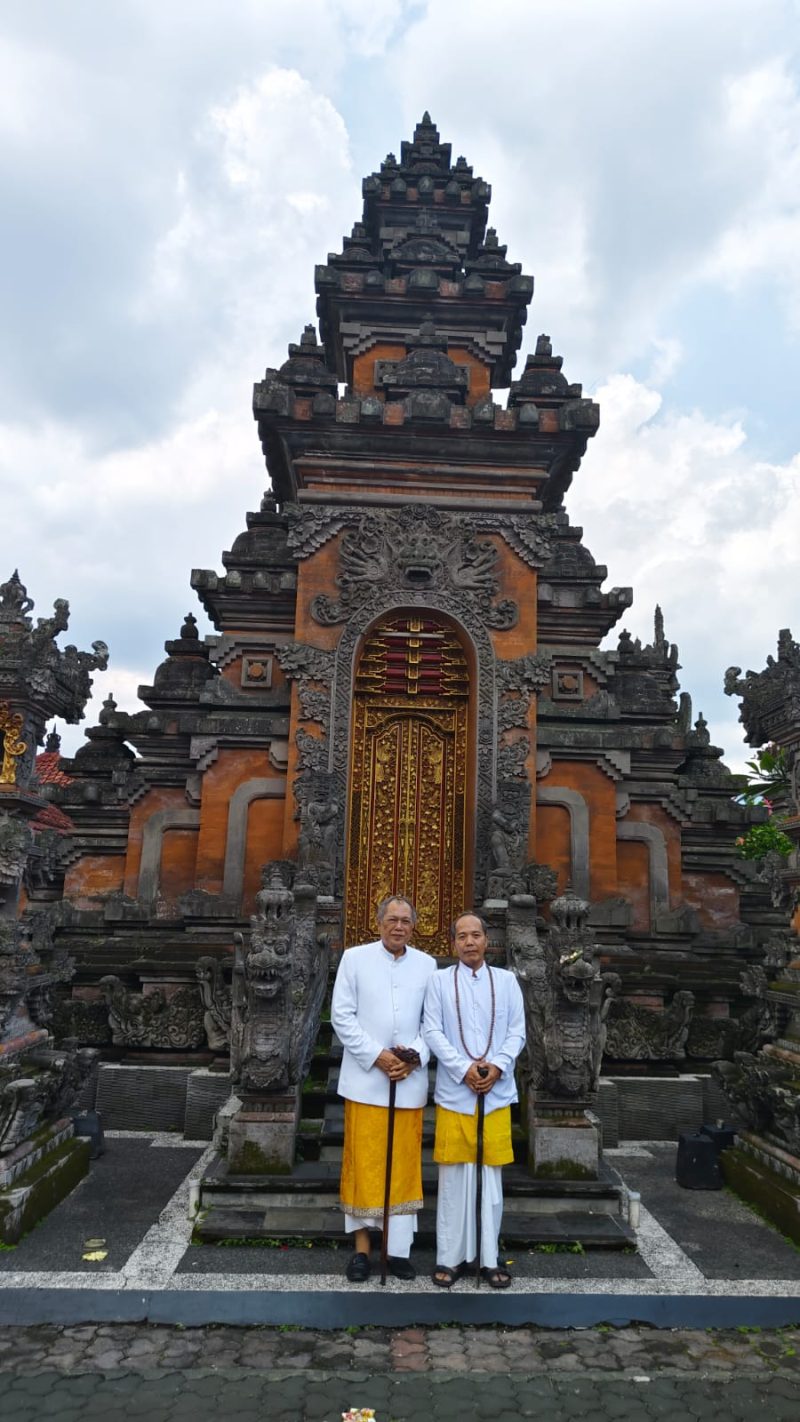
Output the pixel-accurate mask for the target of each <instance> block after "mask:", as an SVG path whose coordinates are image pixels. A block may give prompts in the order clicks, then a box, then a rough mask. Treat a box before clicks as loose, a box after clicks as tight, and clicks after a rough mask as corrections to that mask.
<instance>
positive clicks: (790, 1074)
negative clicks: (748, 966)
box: [714, 628, 800, 1244]
mask: <svg viewBox="0 0 800 1422" xmlns="http://www.w3.org/2000/svg"><path fill="white" fill-rule="evenodd" d="M725 690H726V691H727V692H728V694H729V695H731V696H740V697H741V713H740V718H739V719H740V720H741V721H742V723H743V725H744V728H745V734H746V736H747V740H748V742H749V743H750V745H752V746H763V745H765V744H769V745H772V746H774V747H777V748H778V750H779V751H780V752H781V753H782V756H783V763H784V768H785V785H784V788H783V792H782V794H781V796H780V800H779V801H778V802H776V804H775V808H774V813H775V814H776V815H779V816H780V826H781V829H782V831H783V832H784V833H785V834H786V836H787V838H788V839H789V841H790V842H791V846H792V847H791V851H790V852H789V854H788V855H787V856H786V857H785V858H784V857H783V856H782V855H780V854H778V853H776V852H773V853H772V855H768V856H766V858H767V860H770V859H771V860H772V862H771V863H765V864H764V866H763V869H762V873H764V874H765V877H766V878H767V879H768V881H769V883H770V886H771V892H772V897H773V903H774V904H775V906H776V908H778V909H781V910H783V911H785V913H786V914H787V915H788V916H790V917H791V924H792V930H793V931H792V932H791V933H787V934H786V935H785V938H784V941H783V943H780V941H779V942H778V943H777V944H776V949H777V951H773V953H772V954H771V955H770V956H769V959H768V969H769V980H768V981H767V980H765V982H764V986H763V997H764V1000H765V1003H766V1004H768V1006H769V1008H770V1010H771V1013H772V1020H771V1022H770V1024H769V1025H770V1030H769V1034H768V1035H769V1040H768V1041H765V1042H764V1044H763V1045H762V1046H761V1050H760V1051H756V1050H755V1047H756V1046H757V1045H758V1044H757V1043H754V1044H752V1045H751V1046H750V1049H749V1050H740V1051H736V1052H734V1055H733V1061H720V1062H717V1063H715V1066H714V1072H715V1075H716V1076H717V1077H718V1079H719V1081H720V1083H721V1085H722V1087H723V1089H724V1091H725V1093H726V1095H727V1097H728V1099H729V1101H730V1102H731V1105H732V1107H733V1110H734V1113H735V1117H736V1118H737V1120H738V1122H739V1128H738V1138H737V1141H736V1144H735V1147H734V1148H733V1149H731V1150H728V1151H725V1152H724V1153H723V1156H722V1165H723V1171H724V1174H725V1178H726V1180H727V1181H728V1183H729V1184H730V1185H732V1187H733V1189H734V1190H736V1191H737V1192H738V1193H739V1194H741V1195H743V1196H744V1197H745V1199H748V1200H750V1201H751V1203H753V1204H755V1205H756V1206H757V1207H758V1208H759V1209H760V1210H762V1211H763V1212H764V1213H765V1214H766V1215H767V1216H768V1218H769V1219H771V1220H772V1222H773V1224H776V1225H777V1226H778V1228H779V1229H780V1230H781V1231H782V1232H783V1233H784V1234H787V1235H789V1236H790V1237H791V1238H792V1239H793V1240H794V1241H795V1243H796V1244H800V941H798V937H797V935H798V932H800V644H798V643H797V642H796V641H795V640H794V638H793V637H792V634H791V632H790V631H789V629H788V628H785V629H784V630H783V631H782V632H781V633H780V635H779V637H778V655H777V657H772V656H769V657H767V665H766V667H765V668H764V670H763V671H761V672H752V671H748V672H747V673H746V675H745V676H744V677H742V676H741V675H740V668H739V667H731V668H730V669H729V671H728V673H727V675H726V678H725ZM762 971H763V970H762ZM765 979H766V975H765Z"/></svg>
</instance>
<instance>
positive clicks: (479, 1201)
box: [475, 1066, 489, 1289]
mask: <svg viewBox="0 0 800 1422" xmlns="http://www.w3.org/2000/svg"><path fill="white" fill-rule="evenodd" d="M488 1075H489V1068H488V1067H485V1066H479V1067H478V1076H479V1077H481V1078H482V1079H483V1080H485V1079H486V1077H487V1076H488ZM485 1106H486V1097H485V1096H484V1094H483V1092H481V1093H480V1095H479V1096H478V1144H477V1149H476V1152H475V1157H476V1159H475V1169H476V1172H477V1174H476V1178H475V1234H476V1236H477V1245H478V1250H477V1259H476V1269H475V1288H476V1289H479V1288H480V1286H481V1235H482V1233H483V1230H482V1225H483V1115H484V1108H485Z"/></svg>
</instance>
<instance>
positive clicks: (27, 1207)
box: [0, 1120, 91, 1244]
mask: <svg viewBox="0 0 800 1422" xmlns="http://www.w3.org/2000/svg"><path fill="white" fill-rule="evenodd" d="M90 1155H91V1143H90V1142H89V1141H88V1140H85V1139H77V1138H76V1137H75V1134H74V1126H73V1124H72V1121H69V1120H61V1121H55V1122H54V1123H53V1124H52V1125H50V1126H45V1127H44V1129H42V1130H40V1131H37V1132H36V1134H35V1136H33V1137H32V1138H31V1140H28V1141H23V1142H22V1144H21V1145H19V1146H17V1147H16V1148H15V1150H13V1151H12V1152H11V1153H10V1154H9V1155H7V1156H4V1157H0V1241H2V1243H3V1244H18V1243H19V1241H20V1239H22V1236H23V1235H25V1234H27V1233H28V1231H29V1230H32V1229H33V1227H34V1225H37V1224H38V1223H39V1221H40V1220H42V1219H44V1217H45V1215H48V1214H49V1213H50V1211H51V1210H52V1209H54V1208H55V1206H56V1205H57V1204H59V1203H60V1201H61V1200H63V1199H64V1197H65V1196H66V1195H68V1194H69V1193H70V1191H71V1190H73V1189H74V1188H75V1186H76V1185H77V1184H78V1181H79V1180H82V1179H83V1177H84V1175H85V1174H86V1172H87V1171H88V1169H89V1158H90Z"/></svg>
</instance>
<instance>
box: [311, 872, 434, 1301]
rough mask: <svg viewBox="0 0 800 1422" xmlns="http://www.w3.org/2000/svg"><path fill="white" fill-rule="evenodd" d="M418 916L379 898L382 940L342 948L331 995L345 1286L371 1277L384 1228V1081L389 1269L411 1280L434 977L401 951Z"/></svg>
mask: <svg viewBox="0 0 800 1422" xmlns="http://www.w3.org/2000/svg"><path fill="white" fill-rule="evenodd" d="M416 917H417V915H416V910H415V909H414V906H413V904H411V903H410V902H409V900H408V899H406V898H402V897H400V896H397V897H395V896H393V897H391V898H388V899H384V900H383V902H382V903H380V904H379V905H378V910H377V919H378V931H379V933H380V938H379V939H378V940H377V942H375V943H364V944H361V945H360V946H359V947H357V948H347V949H345V951H344V953H343V954H342V960H341V962H340V964H339V970H338V972H337V974H336V982H335V984H334V988H333V1001H332V1004H331V1022H332V1023H333V1028H334V1031H335V1032H336V1035H337V1036H338V1038H339V1040H340V1042H341V1044H342V1046H343V1048H344V1052H343V1055H342V1066H341V1070H340V1072H339V1095H340V1096H343V1097H344V1098H345V1125H344V1149H343V1152H342V1179H341V1186H340V1199H341V1205H342V1209H343V1210H344V1220H345V1223H344V1227H345V1230H346V1232H347V1233H348V1234H354V1236H355V1238H354V1253H353V1255H352V1257H351V1259H350V1260H349V1262H348V1265H347V1277H348V1279H349V1280H350V1281H351V1283H363V1282H364V1280H366V1279H368V1278H369V1272H370V1259H369V1253H370V1238H369V1231H370V1229H381V1228H382V1225H383V1200H384V1188H385V1179H386V1148H387V1143H388V1117H389V1111H388V1105H389V1083H390V1081H395V1082H397V1089H396V1102H395V1104H396V1115H395V1132H394V1150H393V1159H392V1180H391V1193H390V1208H389V1228H388V1235H387V1241H386V1244H387V1253H388V1267H389V1272H390V1273H392V1274H394V1275H395V1276H396V1277H397V1278H399V1279H413V1278H414V1276H415V1273H416V1271H415V1269H414V1266H413V1264H412V1263H411V1261H410V1259H409V1254H410V1253H411V1243H412V1240H413V1238H414V1231H415V1229H416V1226H417V1211H418V1210H420V1209H422V1164H421V1161H422V1110H423V1107H424V1105H425V1102H426V1100H427V1096H428V1074H427V1070H426V1068H427V1065H428V1060H429V1057H430V1053H429V1052H428V1048H427V1047H426V1045H425V1042H424V1041H423V1038H422V1032H421V1023H422V1009H423V1004H424V1001H425V989H426V987H427V985H428V982H429V981H430V978H431V976H432V975H433V974H435V973H436V963H435V961H434V960H433V958H430V957H428V955H427V954H426V953H421V952H419V950H418V949H416V948H411V947H409V945H408V942H407V940H408V939H409V938H410V937H411V934H412V931H413V928H414V924H415V922H416ZM393 1048H398V1049H400V1050H402V1052H403V1055H404V1057H406V1058H407V1059H406V1060H403V1059H402V1058H401V1057H400V1056H397V1055H396V1054H395V1051H394V1050H393Z"/></svg>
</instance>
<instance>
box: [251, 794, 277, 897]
mask: <svg viewBox="0 0 800 1422" xmlns="http://www.w3.org/2000/svg"><path fill="white" fill-rule="evenodd" d="M283 817H284V802H283V800H254V801H253V802H252V804H251V805H250V806H249V808H248V812H247V856H246V859H245V869H244V898H243V902H242V911H243V912H244V913H253V911H254V909H255V896H256V893H257V892H258V890H259V888H260V887H261V868H262V865H264V864H267V863H269V861H270V860H271V859H282V858H283V857H284V851H283Z"/></svg>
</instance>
